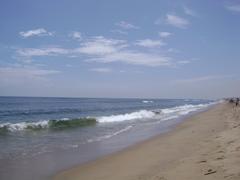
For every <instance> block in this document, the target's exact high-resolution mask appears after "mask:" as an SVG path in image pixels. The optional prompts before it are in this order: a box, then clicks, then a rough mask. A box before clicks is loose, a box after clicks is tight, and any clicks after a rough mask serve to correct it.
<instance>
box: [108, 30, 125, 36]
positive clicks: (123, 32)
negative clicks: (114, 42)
mask: <svg viewBox="0 0 240 180" xmlns="http://www.w3.org/2000/svg"><path fill="white" fill-rule="evenodd" d="M111 32H112V33H118V34H123V35H127V34H128V32H126V31H123V30H120V29H113V30H111Z"/></svg>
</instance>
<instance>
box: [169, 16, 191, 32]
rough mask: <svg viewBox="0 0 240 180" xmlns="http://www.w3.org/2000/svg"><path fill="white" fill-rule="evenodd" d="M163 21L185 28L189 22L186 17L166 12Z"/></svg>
mask: <svg viewBox="0 0 240 180" xmlns="http://www.w3.org/2000/svg"><path fill="white" fill-rule="evenodd" d="M165 21H166V23H167V24H169V25H172V26H175V27H177V28H182V29H184V28H187V26H188V25H189V24H190V23H189V21H188V20H187V19H184V18H182V17H180V16H177V15H174V14H167V15H166V19H165Z"/></svg>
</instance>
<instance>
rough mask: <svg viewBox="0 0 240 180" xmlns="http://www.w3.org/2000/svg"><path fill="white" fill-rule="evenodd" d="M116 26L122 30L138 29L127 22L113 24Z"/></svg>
mask: <svg viewBox="0 0 240 180" xmlns="http://www.w3.org/2000/svg"><path fill="white" fill-rule="evenodd" d="M115 25H116V26H118V27H120V28H123V29H139V27H138V26H135V25H133V24H131V23H129V22H126V21H120V22H117V23H116V24H115Z"/></svg>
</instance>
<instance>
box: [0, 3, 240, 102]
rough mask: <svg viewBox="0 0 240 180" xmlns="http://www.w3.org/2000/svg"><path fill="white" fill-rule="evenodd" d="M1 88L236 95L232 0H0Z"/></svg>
mask: <svg viewBox="0 0 240 180" xmlns="http://www.w3.org/2000/svg"><path fill="white" fill-rule="evenodd" d="M0 27H1V28H0V96H54V97H109V98H206V99H216V98H223V97H232V96H240V59H239V57H240V49H239V48H240V36H239V32H240V1H234V0H232V1H230V0H229V1H223V0H218V1H215V0H212V1H209V0H201V1H198V0H182V1H179V0H171V1H169V0H141V1H139V0H121V1H117V0H101V1H99V0H61V1H57V0H52V1H49V0H41V1H36V0H21V1H18V0H1V1H0Z"/></svg>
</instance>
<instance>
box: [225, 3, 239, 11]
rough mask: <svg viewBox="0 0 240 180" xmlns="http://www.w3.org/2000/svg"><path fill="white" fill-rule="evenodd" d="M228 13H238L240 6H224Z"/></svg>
mask: <svg viewBox="0 0 240 180" xmlns="http://www.w3.org/2000/svg"><path fill="white" fill-rule="evenodd" d="M225 8H226V9H227V10H229V11H233V12H240V4H236V5H229V6H225Z"/></svg>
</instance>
